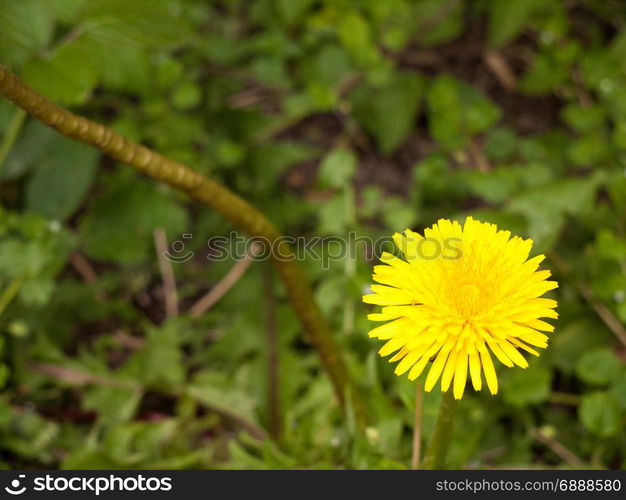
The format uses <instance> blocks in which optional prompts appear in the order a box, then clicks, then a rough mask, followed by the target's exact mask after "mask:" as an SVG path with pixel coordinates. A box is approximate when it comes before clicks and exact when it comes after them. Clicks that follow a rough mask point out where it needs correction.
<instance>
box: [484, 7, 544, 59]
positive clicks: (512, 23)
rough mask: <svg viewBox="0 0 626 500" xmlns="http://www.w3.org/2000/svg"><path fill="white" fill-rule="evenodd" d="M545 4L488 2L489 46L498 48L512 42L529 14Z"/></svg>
mask: <svg viewBox="0 0 626 500" xmlns="http://www.w3.org/2000/svg"><path fill="white" fill-rule="evenodd" d="M544 4H545V2H544V1H542V0H507V1H504V2H501V1H498V0H496V1H491V2H489V3H488V4H487V5H488V9H489V27H488V33H487V39H488V40H489V45H491V46H492V47H494V48H497V47H500V46H502V45H504V44H506V43H508V42H510V41H511V40H513V39H514V38H515V37H516V36H517V35H518V34H519V33H520V32H521V31H522V29H523V28H524V25H525V24H526V23H527V22H528V20H529V18H530V16H531V14H532V13H533V11H534V10H536V9H537V8H538V7H542V6H543V5H544Z"/></svg>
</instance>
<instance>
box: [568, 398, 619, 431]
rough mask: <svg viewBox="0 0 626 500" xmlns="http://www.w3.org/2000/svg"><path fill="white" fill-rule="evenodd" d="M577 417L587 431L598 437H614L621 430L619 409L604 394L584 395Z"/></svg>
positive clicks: (611, 399)
mask: <svg viewBox="0 0 626 500" xmlns="http://www.w3.org/2000/svg"><path fill="white" fill-rule="evenodd" d="M578 416H579V418H580V421H581V422H582V424H583V425H584V426H585V428H586V429H587V430H588V431H590V432H592V433H593V434H596V435H597V436H600V437H604V438H608V437H611V436H615V435H617V434H618V433H619V432H620V430H621V428H622V426H621V421H620V420H621V415H620V411H619V408H618V407H617V405H616V404H615V402H614V401H613V398H611V397H610V396H609V395H608V394H607V393H605V392H594V393H591V394H585V395H584V396H583V398H582V402H581V405H580V407H579V409H578Z"/></svg>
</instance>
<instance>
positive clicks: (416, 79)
mask: <svg viewBox="0 0 626 500" xmlns="http://www.w3.org/2000/svg"><path fill="white" fill-rule="evenodd" d="M423 92H424V80H423V78H422V77H421V76H420V75H418V74H414V73H408V72H399V73H397V74H396V75H394V76H393V77H392V78H391V80H390V81H389V82H388V83H387V84H386V85H384V86H382V87H381V88H378V89H374V88H371V89H365V88H361V89H358V90H357V91H355V93H354V96H353V100H354V106H355V109H354V113H355V116H356V118H357V120H358V121H359V122H360V123H361V125H362V126H363V127H364V128H365V130H367V131H368V132H369V133H370V134H372V135H373V136H374V137H375V139H376V142H377V143H378V145H379V147H380V150H381V151H382V152H383V153H384V154H389V153H392V152H393V151H394V150H395V149H396V148H397V147H398V146H399V145H400V143H401V142H402V141H404V139H405V138H406V137H407V135H408V134H409V133H410V131H411V130H412V129H413V127H414V122H415V118H416V116H417V113H418V111H419V106H420V101H421V98H422V94H423Z"/></svg>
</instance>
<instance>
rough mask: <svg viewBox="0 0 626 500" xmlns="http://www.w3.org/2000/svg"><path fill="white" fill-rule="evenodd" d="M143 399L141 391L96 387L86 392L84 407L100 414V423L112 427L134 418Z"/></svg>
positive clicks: (103, 386) (104, 386)
mask: <svg viewBox="0 0 626 500" xmlns="http://www.w3.org/2000/svg"><path fill="white" fill-rule="evenodd" d="M141 397H142V391H141V390H139V389H132V388H125V387H117V386H106V385H95V386H90V387H88V388H87V389H86V390H85V394H84V396H83V400H82V406H83V408H85V409H89V410H94V411H96V412H98V416H99V418H100V421H101V422H103V423H104V424H105V425H111V424H116V423H120V422H127V421H128V420H130V419H131V418H133V416H134V415H135V412H136V411H137V407H138V406H139V402H140V401H141Z"/></svg>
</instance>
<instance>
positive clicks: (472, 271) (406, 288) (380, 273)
mask: <svg viewBox="0 0 626 500" xmlns="http://www.w3.org/2000/svg"><path fill="white" fill-rule="evenodd" d="M393 239H394V242H395V244H396V245H397V246H398V248H399V249H400V251H401V252H402V256H403V258H399V257H396V256H393V255H391V254H389V253H383V255H382V257H381V261H382V262H383V264H382V265H377V266H375V267H374V275H373V279H374V281H376V282H377V283H378V284H375V285H372V287H371V291H372V293H370V294H368V295H365V296H364V297H363V301H364V302H366V303H368V304H376V305H379V306H383V307H382V310H381V311H380V312H377V313H374V314H370V315H369V316H368V318H369V319H370V320H372V321H379V322H385V323H384V324H382V325H381V326H378V327H377V328H374V329H373V330H371V331H370V332H369V336H370V337H373V338H377V339H380V340H385V341H386V343H385V344H384V345H383V347H382V348H381V349H380V351H379V354H380V355H381V356H388V355H390V354H394V353H395V354H394V356H392V357H391V359H390V362H398V364H397V366H396V369H395V373H396V374H397V375H402V374H405V373H407V372H408V378H409V379H410V380H415V379H416V378H417V377H419V376H420V374H421V373H422V372H423V371H424V370H425V368H426V367H427V365H428V364H429V361H432V363H431V365H430V369H429V370H428V375H427V376H426V381H425V386H424V388H425V390H426V391H430V390H432V389H433V387H434V386H435V384H436V383H437V381H438V380H441V389H442V390H443V391H448V389H449V388H450V386H451V385H452V387H453V394H454V397H455V398H456V399H460V398H461V397H462V396H463V393H464V391H465V386H466V382H467V380H468V378H469V379H471V383H472V386H473V387H474V389H475V390H477V391H479V390H481V389H482V383H483V377H482V376H483V374H484V378H485V381H486V383H487V387H488V388H489V391H490V392H491V393H492V394H496V392H497V391H498V378H497V376H496V370H495V367H494V363H493V358H492V356H495V358H496V359H497V360H498V361H499V362H500V363H502V364H503V365H506V366H508V367H512V366H514V365H517V366H519V367H521V368H526V367H527V366H528V362H527V361H526V358H525V357H524V355H522V351H525V352H527V353H530V354H533V355H535V356H538V355H539V353H538V352H537V350H536V348H545V347H547V344H548V337H547V335H546V333H545V332H552V331H553V329H554V328H553V326H552V325H550V324H549V323H547V322H545V321H543V319H542V318H544V319H545V318H557V317H558V315H557V313H556V311H555V308H556V306H557V303H556V301H555V300H552V299H549V298H543V297H542V295H543V294H544V293H546V292H548V291H549V290H552V289H554V288H556V287H557V286H558V284H557V283H556V282H555V281H549V280H548V278H549V277H550V271H547V270H539V269H538V268H539V264H540V263H541V261H542V260H543V259H544V256H543V255H539V256H537V257H533V258H530V259H529V254H530V251H531V248H532V244H533V242H532V240H530V239H523V238H520V237H518V236H513V237H511V233H510V232H509V231H502V230H500V231H498V228H497V227H496V226H495V225H494V224H489V223H484V222H479V221H477V220H474V219H473V218H471V217H468V218H467V219H466V221H465V223H464V224H463V226H461V224H459V223H458V222H456V221H449V220H446V219H441V220H439V221H438V222H437V223H436V224H434V225H433V226H432V227H430V228H428V229H426V230H425V231H424V235H423V236H422V235H420V234H418V233H415V232H413V231H410V230H408V229H407V230H406V231H405V232H404V233H402V234H399V233H396V234H395V235H394V236H393ZM468 372H469V377H468Z"/></svg>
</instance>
